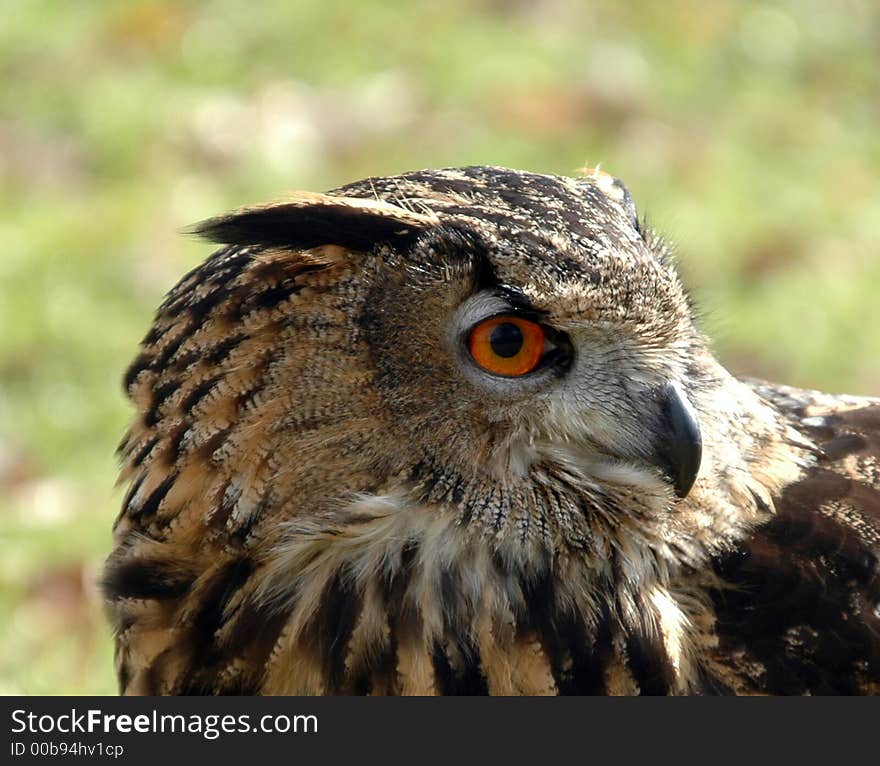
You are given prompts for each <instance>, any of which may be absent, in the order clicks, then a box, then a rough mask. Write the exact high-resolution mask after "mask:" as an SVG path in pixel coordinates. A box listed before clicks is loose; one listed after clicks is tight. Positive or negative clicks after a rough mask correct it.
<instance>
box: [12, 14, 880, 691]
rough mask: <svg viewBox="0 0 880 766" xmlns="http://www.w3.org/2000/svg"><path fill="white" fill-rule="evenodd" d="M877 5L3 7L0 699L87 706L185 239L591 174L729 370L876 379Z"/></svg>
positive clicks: (814, 382) (97, 683) (103, 675)
mask: <svg viewBox="0 0 880 766" xmlns="http://www.w3.org/2000/svg"><path fill="white" fill-rule="evenodd" d="M878 41H880V5H878V4H877V3H873V2H870V0H862V1H861V2H856V1H854V0H835V1H834V2H832V0H825V1H824V2H820V1H818V0H815V1H813V2H810V1H809V0H806V1H805V0H790V2H768V3H757V2H739V0H729V1H727V2H723V1H715V2H698V1H697V0H692V1H691V2H644V3H641V2H640V3H619V2H616V1H615V0H605V1H601V2H598V1H597V2H580V1H579V0H570V1H566V0H520V1H519V2H515V1H513V0H507V1H505V0H494V2H488V1H486V2H464V0H458V1H454V2H432V1H431V0H425V1H424V2H391V1H390V0H375V1H369V0H364V2H357V3H333V2H327V1H326V0H298V1H297V2H293V3H291V2H288V1H287V0H274V1H271V2H263V3H245V2H232V0H216V1H215V2H177V1H175V2H171V0H167V1H166V2H158V1H157V0H132V1H128V2H97V1H96V2H87V1H86V0H83V1H82V2H70V3H58V2H50V1H49V0H44V1H43V2H39V1H37V0H12V2H10V3H8V4H7V5H6V6H5V8H4V14H3V23H2V24H0V75H2V82H3V88H2V89H0V208H2V211H3V213H2V218H0V242H2V253H0V691H3V692H30V693H39V692H42V693H65V692H66V693H73V692H80V693H88V692H91V693H104V692H107V693H109V692H112V691H113V690H114V688H115V685H114V681H113V673H112V660H111V651H112V650H111V642H110V640H109V636H108V635H107V631H106V629H105V627H104V623H103V620H102V614H101V608H100V602H99V599H98V598H97V597H96V595H95V590H94V585H93V583H94V578H95V575H96V572H97V571H98V570H99V567H100V564H101V561H102V558H103V557H104V556H105V555H106V553H107V551H108V549H109V547H110V526H111V523H112V520H113V518H114V516H115V513H116V509H117V507H118V504H119V501H120V494H121V493H120V491H119V490H114V488H113V483H114V478H115V464H114V456H113V450H114V447H115V445H116V443H117V441H118V439H119V438H120V436H121V434H122V431H123V429H124V426H125V423H126V419H127V417H128V414H129V409H128V407H127V405H126V402H125V400H124V398H123V396H122V393H121V390H120V382H119V381H120V376H121V373H122V371H123V369H124V368H125V366H126V364H127V362H128V360H129V359H130V358H131V357H132V356H133V355H134V353H135V347H136V344H137V342H138V340H139V339H140V338H141V337H142V335H143V334H144V332H145V331H146V329H147V326H148V324H149V321H150V317H151V314H152V311H153V309H154V307H155V306H156V305H157V304H158V302H159V300H160V298H161V296H162V294H163V293H164V291H165V290H167V289H168V288H169V287H170V286H171V285H172V284H173V283H174V281H175V280H176V279H177V277H178V276H180V275H181V274H182V273H183V272H184V271H185V270H187V269H188V268H190V267H192V266H193V265H194V264H195V263H197V262H198V261H199V260H201V259H202V258H204V257H206V256H207V255H208V253H209V251H210V248H209V247H208V246H207V245H203V244H200V243H198V242H194V241H192V240H190V239H187V238H185V237H182V236H179V233H178V232H179V230H180V228H181V227H183V226H185V225H187V224H189V223H192V222H193V221H196V220H198V219H200V218H203V217H207V216H209V215H212V214H215V213H218V212H220V211H223V210H224V209H226V208H229V207H233V206H237V205H240V204H245V203H250V202H258V201H265V200H267V199H270V198H272V197H273V196H277V195H280V194H282V193H283V192H285V191H287V190H290V189H294V188H300V189H311V190H320V189H324V188H329V187H332V186H335V185H339V184H342V183H344V182H346V181H349V180H354V179H356V178H359V177H363V176H366V175H375V174H388V173H394V172H398V171H402V170H407V169H414V168H420V167H427V166H443V165H462V164H496V165H508V166H514V167H520V168H525V169H530V170H536V171H545V172H555V173H571V172H573V171H575V170H576V169H577V168H578V167H580V166H583V165H585V164H586V165H595V164H597V163H600V162H601V163H602V167H603V169H605V170H607V171H609V172H612V173H614V174H615V175H618V176H620V177H622V178H623V179H624V180H625V181H626V182H627V184H628V185H629V187H630V188H631V190H632V192H633V194H634V196H635V198H636V200H637V202H638V203H639V205H640V208H641V211H642V212H644V213H646V214H647V215H648V217H649V220H650V221H652V222H653V223H654V224H655V225H656V226H658V227H659V228H660V229H661V230H662V231H663V232H665V233H667V234H668V235H670V236H671V237H672V238H673V239H674V240H675V241H677V242H678V243H679V255H680V261H681V263H682V268H683V270H684V272H685V274H686V276H687V279H688V281H689V283H690V284H691V285H692V286H693V288H694V292H695V295H696V297H697V299H698V302H699V303H700V305H701V306H702V307H703V309H704V319H703V321H704V324H705V326H706V328H707V330H708V332H709V333H710V334H711V335H713V336H714V337H715V338H716V339H717V348H718V351H719V353H720V355H721V357H722V359H723V360H724V361H725V362H726V363H727V364H728V365H729V366H731V367H732V368H733V369H735V370H736V371H739V372H745V373H750V374H755V375H762V376H767V377H771V378H774V379H780V380H785V381H787V382H791V383H794V384H799V385H803V386H810V387H821V388H827V389H831V390H848V391H851V392H856V393H859V392H860V393H873V394H878V393H880V353H878V349H880V300H878V291H880V258H878V252H880V194H878V186H877V183H878V182H877V178H878V170H880V130H878V127H877V126H878V125H880V97H878V96H880V60H878V52H880V42H878Z"/></svg>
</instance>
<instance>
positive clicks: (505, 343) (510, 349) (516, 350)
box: [468, 315, 544, 377]
mask: <svg viewBox="0 0 880 766" xmlns="http://www.w3.org/2000/svg"><path fill="white" fill-rule="evenodd" d="M468 346H469V348H470V352H471V356H472V357H473V358H474V361H475V362H476V363H477V364H478V365H480V367H482V368H483V369H485V370H488V371H489V372H494V373H495V374H496V375H505V376H507V377H517V376H519V375H525V374H527V373H529V372H531V371H532V370H534V369H535V368H536V367H537V366H538V364H539V363H540V361H541V357H543V356H544V329H543V328H542V327H541V325H539V324H537V323H535V322H530V321H529V320H527V319H522V318H521V317H518V316H509V315H508V316H497V317H492V318H491V319H486V320H484V321H482V322H480V323H479V324H478V325H476V326H475V327H474V329H473V330H471V334H470V337H469V338H468Z"/></svg>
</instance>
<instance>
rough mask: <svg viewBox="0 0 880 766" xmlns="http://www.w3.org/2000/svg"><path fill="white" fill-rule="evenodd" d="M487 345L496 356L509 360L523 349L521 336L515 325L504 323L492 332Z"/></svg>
mask: <svg viewBox="0 0 880 766" xmlns="http://www.w3.org/2000/svg"><path fill="white" fill-rule="evenodd" d="M489 345H490V346H492V351H494V352H495V353H496V354H497V355H498V356H501V357H504V358H505V359H510V357H512V356H516V355H517V354H518V353H519V352H520V349H521V348H522V347H523V334H522V330H520V329H519V327H517V326H516V325H515V324H512V323H510V322H504V323H503V324H500V325H498V326H497V327H496V328H495V329H494V330H492V335H491V336H489Z"/></svg>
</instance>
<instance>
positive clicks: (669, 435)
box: [650, 384, 703, 498]
mask: <svg viewBox="0 0 880 766" xmlns="http://www.w3.org/2000/svg"><path fill="white" fill-rule="evenodd" d="M659 404H660V422H659V426H658V429H657V432H656V441H655V443H654V447H653V450H652V451H651V455H650V459H651V461H652V462H653V463H654V465H656V466H657V467H658V468H659V469H660V470H661V471H663V473H665V474H666V475H667V476H668V477H669V479H670V481H671V482H672V485H673V486H674V487H675V494H676V496H677V497H679V498H684V497H687V494H688V492H690V491H691V487H693V486H694V482H695V481H696V479H697V474H698V473H699V471H700V460H701V458H702V455H703V440H702V437H701V435H700V424H699V423H698V422H697V417H696V414H695V413H694V410H693V408H692V407H691V405H690V402H688V400H687V398H686V397H685V396H684V394H683V393H682V392H681V391H680V390H679V388H678V386H676V385H674V384H669V385H667V386H665V387H664V388H663V389H661V392H660V401H659Z"/></svg>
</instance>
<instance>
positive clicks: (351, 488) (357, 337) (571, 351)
mask: <svg viewBox="0 0 880 766" xmlns="http://www.w3.org/2000/svg"><path fill="white" fill-rule="evenodd" d="M196 230H197V231H198V233H200V234H201V235H203V236H205V237H207V238H209V239H210V240H213V241H215V242H218V243H222V244H223V245H225V248H224V249H223V250H221V251H219V252H218V253H217V254H215V255H214V256H213V257H212V258H211V259H209V260H208V261H207V262H206V263H205V264H203V265H202V266H201V267H199V268H197V269H196V270H195V271H193V272H192V273H191V274H189V275H188V276H187V277H185V278H184V279H183V280H182V281H181V283H180V284H179V285H178V286H177V287H175V288H174V290H172V292H171V293H170V294H169V296H168V297H167V299H166V301H165V302H164V304H163V305H162V307H161V308H160V310H159V313H158V316H157V321H156V324H155V325H154V327H153V329H152V330H151V333H150V334H149V335H148V336H147V338H146V341H145V349H144V352H143V353H142V354H141V356H140V357H139V359H138V361H137V362H136V363H135V365H134V366H133V367H132V369H131V370H130V372H129V376H128V386H129V391H130V393H131V395H132V397H133V398H134V399H135V401H136V402H137V403H138V404H139V407H140V410H141V415H140V417H139V419H138V421H137V422H136V423H135V425H134V426H133V428H132V432H131V433H130V434H129V438H128V439H127V442H126V445H125V447H124V449H125V450H126V451H127V454H128V455H129V460H128V464H127V471H128V472H129V474H130V476H131V477H132V479H133V480H134V482H135V483H134V485H133V491H132V494H131V498H132V500H131V502H132V503H133V505H134V506H135V509H137V507H138V506H143V505H146V506H147V510H148V511H150V512H152V513H155V514H156V515H157V519H161V518H162V515H163V513H164V514H166V519H165V520H166V522H167V518H169V517H171V516H173V515H174V514H180V513H181V512H182V511H181V509H185V508H187V507H190V505H191V503H192V498H193V497H198V498H200V500H199V504H200V505H201V506H203V513H207V515H208V516H209V519H210V526H211V527H212V528H214V529H215V530H217V533H218V534H221V533H230V534H232V535H233V536H235V535H238V539H241V540H244V539H247V538H248V537H250V536H253V535H255V534H259V533H260V521H261V520H264V519H265V518H266V516H267V514H270V515H273V518H280V519H285V520H296V519H298V518H303V517H304V516H308V518H323V519H328V518H335V517H337V516H338V515H339V514H341V513H356V512H357V511H356V510H355V511H352V510H351V509H352V508H355V509H356V508H357V507H358V502H359V501H360V500H362V499H363V498H367V497H369V498H383V499H384V500H383V502H385V501H387V502H393V503H396V504H398V505H399V506H403V507H407V508H413V509H421V510H419V511H418V512H419V513H427V514H429V515H431V514H435V513H436V514H439V515H441V516H443V515H445V517H447V518H454V519H455V523H456V524H457V525H458V527H460V528H461V529H465V530H469V531H470V532H472V533H474V534H478V535H483V536H485V535H488V536H489V537H491V538H493V539H495V540H497V541H501V542H499V544H501V543H503V544H505V545H508V544H509V545H512V546H517V545H520V546H522V545H533V546H534V545H538V546H539V547H542V548H549V549H559V548H560V547H562V548H567V549H570V548H579V549H583V548H584V547H587V548H589V547H590V546H593V547H595V546H596V545H600V547H601V546H606V547H607V546H608V545H614V544H616V543H614V542H613V540H615V539H617V538H619V537H620V535H619V534H618V532H619V530H620V528H621V527H622V526H623V527H626V528H629V527H632V529H633V530H637V531H638V535H637V536H641V537H642V538H645V540H647V545H648V547H652V546H653V547H658V546H659V547H662V548H663V549H664V550H666V551H668V550H673V549H674V550H675V551H678V552H679V554H681V555H685V554H686V553H687V551H689V550H691V549H692V548H693V547H694V546H695V545H696V544H695V540H697V539H698V538H699V537H700V535H701V534H702V533H701V532H700V531H699V530H700V529H704V528H707V527H709V526H712V525H713V524H715V523H716V522H717V521H718V519H722V518H724V516H725V514H724V512H723V510H718V507H719V503H721V504H722V505H723V504H724V503H725V502H727V501H728V500H731V501H735V502H737V503H739V504H740V505H741V502H742V499H743V497H745V498H747V499H748V504H749V506H750V507H755V504H756V500H755V497H756V496H760V497H763V496H764V495H765V494H766V492H765V491H764V490H762V489H760V488H759V489H758V490H754V489H753V488H752V487H751V486H750V485H748V482H745V481H744V480H743V479H742V476H743V475H745V473H744V471H742V470H741V468H742V466H744V465H745V462H746V461H748V460H749V459H750V455H751V454H752V452H755V450H754V449H753V448H754V446H755V443H756V440H765V441H766V440H767V439H769V438H770V437H769V436H768V434H770V433H771V432H774V433H775V431H776V430H778V426H777V425H776V422H775V420H774V419H773V418H771V417H770V416H769V415H767V414H766V413H765V412H764V411H763V410H762V408H761V406H760V404H759V403H758V402H757V401H756V400H755V397H754V396H753V395H752V394H750V393H749V392H747V391H745V389H744V388H743V387H738V385H737V384H736V382H735V381H734V380H733V379H732V378H731V377H730V376H729V375H728V374H727V373H726V371H725V370H724V369H723V368H722V367H721V366H720V365H719V364H718V363H717V362H716V361H715V359H714V358H713V357H712V355H711V353H710V352H709V350H708V349H707V346H706V343H705V341H704V339H703V337H702V335H701V334H700V332H699V330H698V329H697V327H696V326H695V322H694V319H693V316H692V312H691V305H690V302H689V300H688V296H687V294H686V292H685V290H684V288H683V286H682V283H681V281H680V279H679V277H678V276H677V274H676V271H675V269H674V266H673V264H672V261H671V258H670V256H669V253H668V251H667V248H666V247H665V245H664V244H663V242H662V240H661V239H659V238H658V237H657V236H655V235H654V234H653V233H652V232H651V231H650V230H649V229H648V228H647V227H646V226H645V225H644V223H643V222H641V221H640V220H639V218H638V217H637V214H636V211H635V206H634V204H633V202H632V199H631V197H630V194H629V193H628V191H627V190H626V188H625V187H624V186H623V185H622V184H621V183H620V182H619V181H618V180H616V179H614V178H612V177H611V176H609V175H607V174H605V173H602V172H599V171H588V172H586V173H585V174H584V175H583V176H582V177H578V178H563V177H556V176H548V175H537V174H531V173H525V172H518V171H513V170H507V169H501V168H489V167H471V168H462V169H448V170H437V171H424V172H415V173H409V174H406V175H402V176H397V177H391V178H373V179H368V180H366V181H362V182H358V183H355V184H352V185H350V186H346V187H343V188H340V189H337V190H335V191H332V192H330V193H328V194H323V195H315V194H297V195H294V196H292V197H291V198H290V199H288V200H286V201H282V202H279V203H276V204H271V205H267V206H263V207H257V208H247V209H243V210H239V211H236V212H233V213H231V214H229V215H226V216H222V217H220V218H216V219H212V220H209V221H206V222H204V223H202V224H200V225H199V226H198V227H196ZM719 404H720V405H721V406H719ZM743 423H749V424H750V425H749V430H748V432H747V433H746V434H743V429H742V425H743ZM731 434H736V438H735V439H731V438H730V435H731ZM767 452H768V451H767V450H764V453H765V454H767ZM771 452H772V451H771ZM148 457H149V459H150V460H154V461H155V460H158V461H164V462H165V463H166V464H168V467H169V470H170V472H171V475H172V476H173V480H170V483H168V485H167V486H165V487H164V490H163V487H162V485H160V484H159V481H158V480H157V479H152V478H150V475H148V474H147V472H142V471H141V470H140V466H141V465H142V464H143V463H144V462H146V461H147V459H148ZM141 473H144V479H143V481H144V482H145V483H141V484H140V485H138V484H137V477H138V476H139V475H140V474H141ZM154 473H155V472H154ZM752 473H754V472H752ZM749 475H751V474H749ZM181 477H182V478H181ZM166 481H169V479H166ZM157 490H162V491H160V492H159V494H158V495H157V494H155V493H156V492H157ZM695 494H696V495H702V496H704V497H708V496H709V495H712V496H713V497H716V501H714V503H713V504H712V509H713V510H708V511H707V510H706V508H707V504H706V503H705V502H702V503H701V502H694V501H693V496H694V495H695ZM717 498H722V500H717ZM204 508H207V509H208V510H207V511H204ZM341 509H345V510H341ZM426 509H427V510H426ZM139 512H140V513H143V511H142V510H141V511H139ZM415 512H416V511H414V513H415ZM157 523H160V522H157ZM724 523H728V522H724ZM224 530H225V532H224ZM715 531H717V530H715ZM265 534H269V533H268V532H266V533H265ZM721 537H723V536H721ZM713 539H720V537H719V536H718V535H717V534H715V535H713ZM597 540H600V541H602V542H601V543H597ZM609 540H611V541H612V542H609ZM697 547H698V546H697ZM682 551H684V553H681V552H682ZM679 554H677V555H679Z"/></svg>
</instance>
